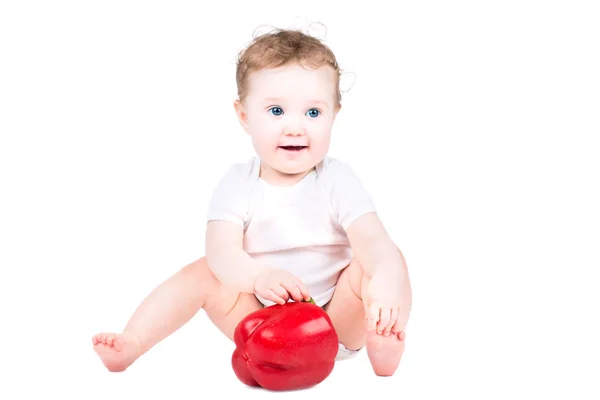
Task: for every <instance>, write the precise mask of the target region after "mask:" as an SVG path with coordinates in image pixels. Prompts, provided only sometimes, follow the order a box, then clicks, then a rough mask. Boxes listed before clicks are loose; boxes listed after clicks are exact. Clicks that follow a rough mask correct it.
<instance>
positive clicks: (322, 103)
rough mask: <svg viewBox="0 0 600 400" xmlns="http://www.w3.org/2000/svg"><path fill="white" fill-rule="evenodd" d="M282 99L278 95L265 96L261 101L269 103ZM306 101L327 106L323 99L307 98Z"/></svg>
mask: <svg viewBox="0 0 600 400" xmlns="http://www.w3.org/2000/svg"><path fill="white" fill-rule="evenodd" d="M282 101H283V99H282V98H280V97H266V98H265V99H264V100H263V103H271V102H275V103H279V102H282ZM308 103H310V104H321V105H323V106H327V105H328V104H327V102H325V101H323V100H309V101H308Z"/></svg>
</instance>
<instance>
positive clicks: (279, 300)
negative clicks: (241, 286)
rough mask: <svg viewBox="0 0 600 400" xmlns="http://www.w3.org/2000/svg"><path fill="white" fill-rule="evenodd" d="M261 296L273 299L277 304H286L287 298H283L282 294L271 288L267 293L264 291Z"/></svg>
mask: <svg viewBox="0 0 600 400" xmlns="http://www.w3.org/2000/svg"><path fill="white" fill-rule="evenodd" d="M261 296H263V297H264V298H265V299H267V300H271V301H272V302H274V303H277V304H281V305H283V304H285V300H284V299H283V298H281V296H278V295H277V294H276V293H275V292H274V291H273V290H271V289H269V290H267V291H266V292H265V293H263V294H262V295H261Z"/></svg>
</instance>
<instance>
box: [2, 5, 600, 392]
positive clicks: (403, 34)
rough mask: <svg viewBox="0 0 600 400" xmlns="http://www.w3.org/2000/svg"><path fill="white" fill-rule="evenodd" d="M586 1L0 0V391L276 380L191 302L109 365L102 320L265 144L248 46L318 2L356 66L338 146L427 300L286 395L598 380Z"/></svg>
mask: <svg viewBox="0 0 600 400" xmlns="http://www.w3.org/2000/svg"><path fill="white" fill-rule="evenodd" d="M594 3H595V2H593V1H588V2H584V1H502V2H482V1H452V2H450V1H419V2H400V3H396V2H394V3H392V2H389V3H388V2H383V1H373V0H371V1H364V2H356V3H352V2H345V3H342V2H339V3H338V4H335V5H334V4H333V2H325V1H316V2H313V1H303V2H295V3H293V5H292V3H291V2H267V1H251V2H243V3H242V2H240V3H239V4H237V3H232V2H228V1H221V2H207V3H205V4H201V2H194V1H185V2H184V1H173V2H155V1H152V2H150V1H144V2H142V1H137V2H134V1H102V2H99V1H98V2H91V1H53V2H49V1H48V2H41V1H40V2H31V1H3V2H2V3H1V5H0V58H1V62H0V134H1V139H0V179H1V181H0V184H1V186H0V190H1V197H0V204H1V208H0V240H1V241H0V268H1V277H0V278H1V279H0V300H1V301H0V307H1V310H2V311H1V315H2V317H1V320H2V328H1V329H2V330H1V331H0V337H1V343H0V348H1V349H2V351H1V354H0V366H1V370H2V371H1V374H0V381H1V384H0V392H6V393H0V398H2V399H17V398H26V397H27V398H30V396H34V395H37V396H48V395H50V394H56V395H58V396H60V397H61V398H69V399H107V398H110V399H128V398H143V399H148V398H177V399H200V398H202V399H204V398H216V397H219V398H220V397H221V396H227V395H229V394H232V395H233V396H235V398H240V396H243V397H242V398H244V399H250V398H259V397H260V398H262V396H269V395H271V393H265V392H264V391H260V390H251V389H248V388H246V387H245V386H243V385H242V384H241V383H239V382H238V381H237V380H236V378H235V376H234V375H233V372H232V370H231V366H230V355H231V352H232V350H233V345H232V344H231V343H230V342H229V341H228V340H227V339H226V338H224V337H223V336H222V335H221V334H220V333H219V332H218V331H217V329H216V328H215V327H214V326H212V325H211V323H210V322H209V321H208V319H207V317H206V315H205V314H203V313H202V312H200V313H199V314H198V315H197V316H196V317H195V318H194V319H192V321H190V322H189V323H188V324H187V325H185V326H184V327H183V328H182V329H180V330H179V331H177V332H176V333H175V334H173V335H172V336H170V337H169V338H167V339H166V340H164V341H163V342H161V343H160V344H159V345H158V346H156V347H155V348H154V349H152V350H151V351H150V352H149V353H147V354H146V355H145V356H143V357H142V358H140V359H139V360H138V361H137V362H136V363H135V364H134V365H133V366H132V367H131V368H130V369H129V370H127V371H126V372H124V373H120V374H113V373H109V372H108V371H107V370H106V369H105V368H104V366H103V365H102V364H101V362H100V360H99V358H98V357H97V356H96V355H95V353H94V352H93V350H92V342H91V338H92V335H93V334H95V333H98V332H102V331H120V330H121V329H122V328H123V326H124V325H125V323H126V322H127V319H128V318H129V316H130V315H131V313H132V312H133V311H134V309H135V307H137V305H138V304H139V303H140V302H141V301H142V300H143V298H144V297H145V296H146V295H147V294H148V293H149V292H150V291H151V290H152V289H153V288H154V287H156V285H158V284H159V283H160V282H162V281H163V280H164V279H166V278H167V277H168V276H170V275H172V274H173V273H175V272H176V271H177V270H179V269H180V268H181V267H183V266H184V265H186V264H187V263H189V262H191V261H193V260H195V259H197V258H198V257H200V256H202V255H203V251H204V248H203V246H204V225H205V214H206V211H207V205H208V204H207V202H208V200H209V196H210V193H211V190H212V189H213V188H214V186H215V184H216V182H217V180H218V179H219V178H220V177H221V175H222V174H223V173H224V171H225V170H226V168H227V167H228V166H229V165H230V164H231V163H233V162H239V161H241V160H242V161H243V160H246V159H248V157H251V156H253V155H254V153H253V149H252V147H251V144H250V141H249V139H248V137H247V136H246V135H245V134H244V133H243V131H242V130H241V128H240V127H239V125H238V122H237V120H236V119H235V114H234V109H233V106H232V102H233V100H234V98H235V95H236V88H235V79H234V75H235V58H236V55H237V53H238V51H240V50H241V49H242V48H243V47H244V46H245V45H246V44H247V43H248V42H249V41H250V40H251V38H252V34H253V32H254V31H255V29H257V28H259V27H261V26H262V25H265V24H266V25H272V26H275V27H284V28H286V27H299V28H301V29H304V30H306V29H307V26H308V24H310V23H313V22H320V23H323V24H324V25H325V26H326V28H327V30H326V32H324V31H323V30H322V29H317V30H316V31H313V30H311V31H310V32H311V33H313V34H315V35H317V36H319V37H323V36H324V38H325V43H326V44H328V45H329V46H330V47H331V48H332V49H333V50H334V51H335V53H336V54H337V57H338V59H339V62H340V64H341V66H342V68H343V69H344V71H345V72H346V74H345V75H344V80H343V82H342V85H345V86H344V87H345V88H349V89H350V90H348V91H347V93H345V95H344V98H343V109H342V112H341V114H340V115H339V117H338V120H337V122H336V126H335V128H334V138H333V143H332V146H331V153H330V154H331V155H332V156H334V157H338V158H340V159H343V160H345V161H347V162H349V163H350V164H351V165H352V166H353V167H354V168H355V170H356V171H357V173H358V174H359V176H360V177H361V178H362V179H363V181H364V184H365V186H367V188H368V189H369V190H370V191H371V192H372V194H373V196H374V198H375V200H376V202H377V204H378V207H379V210H380V215H381V218H382V219H383V221H384V223H385V224H386V227H387V228H388V230H389V232H390V234H391V235H392V237H393V239H394V240H395V241H396V242H397V243H398V245H399V247H400V248H401V249H402V251H403V252H404V254H405V257H406V259H407V262H408V265H409V269H410V273H411V280H412V284H413V290H414V307H413V312H412V315H411V320H410V322H409V326H408V331H407V333H408V335H409V336H408V338H407V349H406V352H405V355H404V358H403V360H402V364H401V367H400V369H399V370H398V372H397V374H396V375H395V376H394V377H391V378H377V377H375V376H374V374H373V373H372V371H371V369H370V365H369V363H368V359H367V356H366V354H365V353H364V352H363V353H361V354H360V355H359V356H358V357H357V358H355V359H353V360H351V361H344V362H342V363H338V364H337V366H336V368H335V370H334V371H333V373H332V374H331V375H330V377H329V378H328V379H327V380H326V381H324V382H323V383H322V384H321V385H319V386H317V387H315V388H312V389H310V390H307V391H301V392H293V393H289V394H287V396H288V397H289V398H300V397H303V398H306V397H309V398H329V397H331V396H345V395H347V394H359V395H361V396H374V397H373V398H377V397H378V396H388V397H390V398H406V399H425V398H446V397H447V396H456V397H457V398H462V399H481V398H485V399H495V398H506V397H507V396H510V397H511V398H519V399H526V398H527V399H531V398H541V397H542V396H550V395H553V396H556V397H557V398H577V399H592V398H595V399H598V398H599V397H600V389H599V384H598V377H599V376H600V367H599V365H600V364H599V359H600V347H599V344H598V343H599V336H600V329H599V327H598V322H599V319H600V313H599V312H598V306H599V305H600V297H599V294H598V288H599V284H600V281H599V279H598V278H597V277H598V269H599V268H600V255H599V254H598V250H599V247H600V227H599V226H600V212H599V211H598V209H599V204H600V193H599V185H600V179H599V178H600V176H599V172H598V171H600V161H599V156H598V155H599V152H600V146H599V144H598V143H599V142H598V138H599V135H600V94H599V93H600V78H599V76H600V74H599V71H600V59H599V49H600V24H598V21H599V20H600V13H599V12H598V10H597V9H596V8H595V7H594ZM392 4H393V5H392ZM211 8H212V9H211ZM316 28H319V26H317V27H316ZM215 390H216V391H217V392H216V393H215ZM209 393H210V394H209ZM207 396H208V397H207Z"/></svg>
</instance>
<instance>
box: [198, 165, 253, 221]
mask: <svg viewBox="0 0 600 400" xmlns="http://www.w3.org/2000/svg"><path fill="white" fill-rule="evenodd" d="M245 167H246V166H245V165H244V164H235V165H233V166H232V167H230V168H229V170H228V171H227V172H226V173H225V175H224V176H223V177H222V178H221V180H220V181H219V183H218V184H217V186H216V188H215V189H214V190H213V192H212V196H211V199H210V202H209V209H208V215H207V222H208V221H215V220H220V221H229V222H233V223H234V224H236V225H238V226H240V227H241V228H244V226H245V223H246V221H247V220H248V216H249V209H250V207H249V204H250V180H249V176H248V175H249V174H248V173H247V172H246V171H245Z"/></svg>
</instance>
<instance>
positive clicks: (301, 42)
mask: <svg viewBox="0 0 600 400" xmlns="http://www.w3.org/2000/svg"><path fill="white" fill-rule="evenodd" d="M290 62H298V63H300V64H306V65H308V66H309V67H312V68H319V67H321V66H324V65H329V66H331V67H332V68H333V69H334V70H335V72H336V73H337V79H336V92H337V102H338V104H339V103H341V100H342V96H341V92H340V74H341V69H340V67H339V65H338V62H337V60H336V57H335V55H334V54H333V52H332V51H331V49H330V48H329V47H328V46H327V45H325V44H324V43H322V42H321V41H320V40H319V39H317V38H315V37H312V36H310V35H308V34H305V33H303V32H302V31H300V30H292V29H275V30H274V31H271V32H269V33H265V34H262V35H260V36H257V37H255V38H254V40H252V42H251V43H250V44H249V45H248V46H247V47H246V48H245V49H244V50H242V51H241V52H240V53H239V54H238V58H237V65H236V82H237V92H238V93H237V94H238V97H239V100H240V101H243V100H244V98H245V97H246V95H247V94H248V79H247V78H248V75H249V74H250V73H252V72H254V71H258V70H261V69H264V68H276V67H279V66H282V65H285V64H287V63H290Z"/></svg>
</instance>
